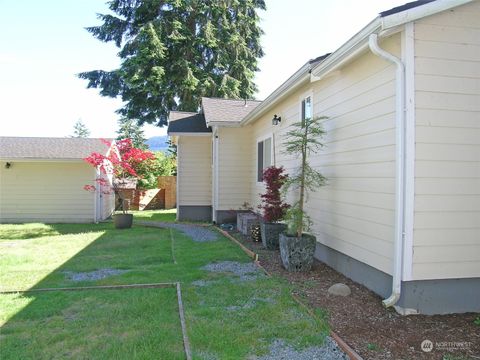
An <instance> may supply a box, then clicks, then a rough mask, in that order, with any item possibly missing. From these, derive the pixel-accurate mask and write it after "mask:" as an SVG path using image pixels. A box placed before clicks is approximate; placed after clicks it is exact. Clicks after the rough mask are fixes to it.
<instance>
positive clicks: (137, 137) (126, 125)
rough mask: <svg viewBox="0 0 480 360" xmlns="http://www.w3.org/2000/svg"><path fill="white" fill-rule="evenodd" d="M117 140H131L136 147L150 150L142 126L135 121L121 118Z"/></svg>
mask: <svg viewBox="0 0 480 360" xmlns="http://www.w3.org/2000/svg"><path fill="white" fill-rule="evenodd" d="M118 126H119V128H118V130H117V135H118V137H117V140H123V139H130V140H132V144H133V146H134V147H136V148H139V149H142V150H146V149H147V148H148V146H147V144H146V143H145V142H146V141H147V139H146V137H145V133H144V132H143V129H142V126H141V125H139V124H137V122H136V121H135V120H133V119H126V118H121V119H120V120H118Z"/></svg>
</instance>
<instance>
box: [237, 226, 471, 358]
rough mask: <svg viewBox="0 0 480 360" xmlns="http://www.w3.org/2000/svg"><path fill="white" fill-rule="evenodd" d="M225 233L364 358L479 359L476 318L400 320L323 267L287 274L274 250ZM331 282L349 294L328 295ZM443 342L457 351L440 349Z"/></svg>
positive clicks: (359, 287) (374, 298)
mask: <svg viewBox="0 0 480 360" xmlns="http://www.w3.org/2000/svg"><path fill="white" fill-rule="evenodd" d="M230 234H231V235H232V236H234V237H235V238H237V239H238V240H239V241H240V242H242V243H243V244H244V245H245V246H246V247H248V248H249V249H251V250H252V251H254V252H256V253H257V254H259V261H260V264H261V265H262V266H263V267H264V268H265V269H266V270H267V271H268V272H269V273H271V274H273V275H278V276H282V277H284V278H286V279H288V281H289V282H290V283H291V284H293V285H295V288H296V293H297V294H298V295H299V296H300V297H302V298H303V299H304V301H305V302H307V303H308V304H309V305H310V306H311V307H312V308H318V309H321V310H324V311H326V313H327V315H328V318H329V323H330V326H331V328H332V330H333V331H335V332H336V333H337V334H338V335H339V336H340V337H341V338H342V339H343V340H344V341H345V342H346V343H347V344H348V345H350V346H351V347H352V348H353V349H354V350H355V351H356V352H357V353H358V354H360V356H362V357H363V358H364V359H451V360H453V359H455V360H464V359H480V327H479V326H478V325H475V324H474V321H475V319H476V318H477V317H478V316H479V314H472V313H469V314H454V315H435V316H427V315H411V316H402V315H399V314H397V313H396V312H395V310H393V309H385V308H384V307H383V305H382V303H381V302H382V299H381V298H380V297H379V296H378V295H376V294H375V293H373V292H372V291H370V290H368V289H367V288H365V287H364V286H362V285H360V284H357V283H355V282H353V281H352V280H350V279H348V278H347V277H345V276H343V275H342V274H340V273H338V272H337V271H335V270H333V269H332V268H330V267H329V266H327V265H325V264H324V263H321V262H319V261H315V262H314V264H313V268H312V271H310V272H308V273H289V272H287V271H286V270H284V269H283V267H282V265H281V259H280V253H279V251H272V250H265V249H263V247H262V245H261V243H254V242H252V241H251V240H250V239H249V238H247V237H245V236H243V235H241V234H240V233H238V232H236V231H231V232H230ZM335 283H343V284H346V285H348V286H349V287H350V289H351V291H352V294H351V295H350V296H347V297H338V296H334V295H330V294H328V289H329V287H330V286H332V285H333V284H335ZM424 340H430V341H432V342H433V346H434V349H433V350H432V351H431V352H429V353H426V352H423V351H422V350H421V348H420V345H421V343H422V341H424ZM448 343H451V345H452V346H457V347H458V348H456V349H453V348H447V349H441V347H442V346H443V345H448ZM455 344H456V345H455Z"/></svg>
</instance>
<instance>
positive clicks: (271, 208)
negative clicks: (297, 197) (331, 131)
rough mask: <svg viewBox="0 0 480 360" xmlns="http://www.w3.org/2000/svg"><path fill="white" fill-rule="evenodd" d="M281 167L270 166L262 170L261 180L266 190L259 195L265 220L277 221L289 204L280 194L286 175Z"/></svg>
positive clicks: (280, 218) (283, 214)
mask: <svg viewBox="0 0 480 360" xmlns="http://www.w3.org/2000/svg"><path fill="white" fill-rule="evenodd" d="M284 172H285V169H284V168H283V166H282V167H275V166H270V167H268V168H266V169H265V170H264V171H263V182H264V183H265V187H266V192H265V194H262V195H260V197H261V198H262V204H261V205H260V206H259V208H260V209H261V210H262V217H263V220H264V221H265V222H278V221H280V220H282V219H283V217H284V216H285V212H286V211H287V209H288V208H289V207H290V205H288V204H286V203H284V202H283V201H282V198H281V196H280V188H281V187H282V185H283V184H284V183H285V181H286V180H287V178H288V175H287V174H285V173H284Z"/></svg>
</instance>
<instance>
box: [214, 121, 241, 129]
mask: <svg viewBox="0 0 480 360" xmlns="http://www.w3.org/2000/svg"><path fill="white" fill-rule="evenodd" d="M207 126H208V127H214V126H217V127H230V128H239V127H241V123H240V121H209V122H207Z"/></svg>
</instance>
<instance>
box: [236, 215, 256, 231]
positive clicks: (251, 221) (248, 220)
mask: <svg viewBox="0 0 480 360" xmlns="http://www.w3.org/2000/svg"><path fill="white" fill-rule="evenodd" d="M259 223H260V219H259V217H258V215H257V214H254V213H251V212H242V213H237V230H238V231H240V232H241V233H242V234H243V235H246V236H249V235H250V232H251V231H252V227H253V226H254V225H258V224H259Z"/></svg>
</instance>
